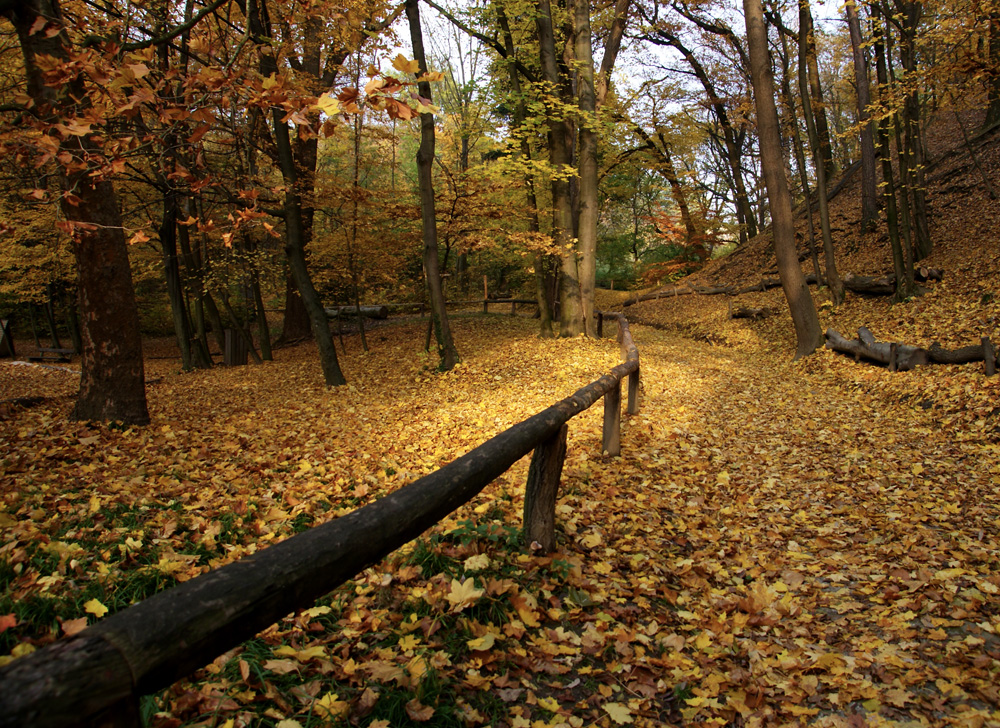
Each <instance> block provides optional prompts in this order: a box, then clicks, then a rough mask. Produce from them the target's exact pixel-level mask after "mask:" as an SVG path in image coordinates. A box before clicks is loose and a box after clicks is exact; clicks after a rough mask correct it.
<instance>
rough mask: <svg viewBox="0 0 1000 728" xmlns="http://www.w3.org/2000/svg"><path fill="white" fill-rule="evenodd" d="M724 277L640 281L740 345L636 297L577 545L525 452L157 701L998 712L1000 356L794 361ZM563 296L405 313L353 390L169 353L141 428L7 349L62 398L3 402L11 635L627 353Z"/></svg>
mask: <svg viewBox="0 0 1000 728" xmlns="http://www.w3.org/2000/svg"><path fill="white" fill-rule="evenodd" d="M778 295H780V294H778ZM706 301H710V299H701V302H700V304H694V303H692V302H690V301H688V302H685V301H684V299H679V300H678V301H674V302H669V303H667V302H663V301H660V302H652V303H651V304H647V305H644V306H643V307H639V308H636V309H632V310H630V316H633V315H634V316H633V317H634V318H650V317H658V319H660V320H662V321H666V322H668V323H669V322H670V321H672V320H674V319H676V317H678V316H679V315H680V314H679V313H678V311H679V310H680V309H676V310H675V309H671V310H666V309H665V308H664V307H665V306H668V305H669V306H675V307H676V306H693V305H699V306H700V308H699V309H698V310H699V311H700V313H699V316H700V318H699V316H694V317H693V318H692V319H691V320H692V321H694V323H693V324H691V326H693V327H699V326H700V327H703V329H704V331H705V332H708V331H710V330H711V331H712V332H714V336H715V339H712V337H711V336H709V337H707V338H709V339H712V340H713V341H714V342H715V343H714V344H713V343H710V342H707V341H697V340H695V339H693V338H691V336H690V335H681V334H678V333H677V332H676V331H664V330H662V329H654V328H649V327H642V326H635V327H634V328H633V332H634V335H635V338H636V341H637V343H638V345H639V347H640V351H641V357H642V372H643V398H642V410H641V413H640V414H639V415H638V416H635V417H632V418H628V419H626V420H625V422H624V424H623V434H622V442H623V451H622V456H621V457H618V458H609V457H606V456H603V455H602V454H601V453H600V452H599V449H600V411H599V410H600V408H599V407H598V408H593V409H592V410H591V411H588V412H587V413H585V414H583V415H581V416H580V417H578V418H577V419H575V420H573V421H572V422H571V426H570V443H569V453H568V457H567V462H566V468H565V470H564V477H563V485H562V491H561V496H560V500H559V503H558V507H557V520H558V531H559V551H558V553H555V554H552V555H549V556H546V557H539V556H537V555H533V554H532V553H530V551H528V550H526V549H524V548H523V547H522V545H521V542H520V533H519V525H520V511H521V508H522V505H523V482H524V475H525V470H526V466H525V463H524V462H522V463H520V464H519V465H518V466H517V467H515V468H514V469H513V470H511V471H510V472H509V473H508V474H507V475H506V476H505V477H503V478H501V479H500V480H499V481H497V482H496V483H495V484H493V485H492V486H490V487H489V488H488V489H487V491H485V492H484V494H483V495H482V496H480V497H479V498H477V499H476V500H475V501H474V502H473V503H472V504H470V505H469V506H468V507H465V508H463V509H461V510H460V511H459V512H458V513H456V514H455V516H454V517H453V518H450V519H448V520H447V521H446V522H445V523H443V524H442V525H441V526H440V527H439V528H437V529H435V530H433V531H432V532H430V533H428V534H426V535H425V536H424V537H423V538H421V539H420V540H418V541H417V542H414V543H413V544H411V545H410V546H408V547H406V548H404V549H402V550H401V551H400V552H397V553H396V554H395V555H393V556H392V557H390V558H389V559H388V560H387V561H386V562H385V563H383V564H381V565H379V566H378V567H376V568H373V569H370V570H369V571H368V572H366V573H365V574H363V575H361V576H360V577H359V578H358V579H357V580H355V581H354V582H352V583H350V584H347V585H345V586H344V587H343V588H341V589H339V590H338V591H337V592H335V593H333V594H331V595H330V596H329V597H327V598H324V599H322V600H320V602H318V603H317V605H315V606H314V607H312V608H311V609H308V610H306V611H304V612H302V613H300V614H298V615H290V616H289V618H288V619H286V620H284V621H282V622H280V623H279V624H277V625H274V626H273V627H272V628H271V629H269V630H267V631H266V632H264V633H263V634H261V635H260V636H258V638H257V639H255V640H252V641H250V642H248V643H246V644H244V645H243V646H241V647H240V648H237V649H236V650H233V651H232V652H230V653H228V654H227V655H224V656H222V657H220V658H219V659H218V660H216V661H215V662H214V663H213V664H211V665H209V666H207V667H206V669H205V670H203V671H201V672H200V673H199V674H198V675H197V676H195V679H194V680H193V681H192V682H184V683H180V684H178V685H175V686H174V687H173V688H171V689H170V690H168V691H165V692H164V693H163V694H161V695H158V696H153V697H150V698H147V699H145V700H144V702H143V710H144V712H145V713H146V716H147V719H148V720H149V721H150V723H151V724H154V725H163V726H172V725H179V724H181V723H185V724H203V725H231V726H242V725H279V726H282V728H294V726H295V725H296V724H298V725H301V726H309V725H328V724H343V725H348V724H358V725H372V726H389V725H392V726H405V725H428V726H430V725H487V724H489V725H496V726H512V727H518V728H522V727H525V726H532V727H535V726H539V727H540V726H558V725H568V726H573V727H574V728H577V727H579V726H584V725H626V724H637V725H799V724H812V725H819V726H827V725H829V726H841V725H842V726H865V725H868V726H878V725H914V726H915V725H946V724H951V725H962V726H968V725H971V726H977V725H1000V712H998V708H997V705H998V703H1000V695H998V692H997V687H996V685H997V684H998V683H1000V634H998V632H1000V609H998V605H1000V556H998V553H1000V552H998V548H1000V533H998V523H1000V521H998V515H1000V503H998V499H1000V496H998V488H997V486H998V483H1000V460H998V458H997V439H998V438H997V419H996V417H995V408H996V401H997V394H998V389H1000V380H998V379H993V380H987V379H985V378H984V377H983V376H982V374H981V371H977V370H975V369H974V368H973V367H971V366H967V367H934V368H930V367H929V368H926V369H923V370H918V371H916V372H909V373H906V374H892V373H889V372H887V371H885V370H882V369H878V368H874V367H869V366H866V365H863V364H856V363H854V362H853V361H851V360H848V359H846V358H843V357H838V356H836V355H834V354H832V353H830V352H821V353H819V354H817V355H816V356H814V357H811V358H809V359H807V360H805V361H803V362H796V363H791V362H789V361H787V359H788V351H789V346H788V341H787V334H786V333H784V330H783V329H782V327H781V324H780V322H777V321H776V320H769V321H765V322H764V323H762V324H748V323H747V322H740V321H735V322H730V321H727V320H726V319H725V315H724V308H721V309H719V310H714V311H713V309H712V307H713V306H717V305H720V304H721V306H724V305H725V304H724V302H719V303H706ZM850 305H851V304H848V306H847V307H845V308H842V309H841V310H840V311H838V312H837V315H838V316H846V315H847V314H849V313H850V308H849V306H850ZM865 305H875V304H865ZM887 310H888V309H887ZM687 313H688V314H690V313H693V312H692V311H688V312H687ZM866 315H867V314H866ZM672 317H674V318H673V319H672ZM882 320H885V319H884V318H883V319H882ZM868 323H871V322H868ZM533 327H534V324H533V323H532V322H530V321H526V320H520V319H518V320H511V319H507V318H505V317H490V318H488V319H466V320H461V321H459V322H458V326H457V329H458V339H459V342H460V345H461V350H462V353H463V357H464V362H463V364H462V365H461V366H460V367H459V368H458V369H456V370H455V371H454V372H452V373H449V374H446V375H439V374H436V373H433V372H432V371H430V370H429V367H430V366H431V364H432V363H431V361H430V360H429V359H427V358H425V357H424V356H422V355H420V354H419V353H418V352H419V348H420V343H421V341H422V332H421V331H420V330H419V329H418V328H416V327H388V328H384V329H381V330H379V331H377V332H375V334H374V335H373V336H372V343H373V351H372V353H371V354H368V355H363V354H360V353H358V352H351V353H350V354H349V356H347V357H346V358H345V361H344V364H345V369H346V370H347V372H348V375H349V377H350V379H351V382H352V384H351V386H350V387H348V388H342V389H337V390H333V391H327V390H325V389H324V388H323V387H322V385H321V380H320V378H319V373H318V366H317V364H316V361H315V354H314V352H313V351H312V350H311V348H310V347H308V346H302V347H298V348H296V349H291V350H282V351H281V352H279V357H278V359H279V360H278V361H277V362H275V363H272V364H268V365H266V366H263V367H254V366H248V367H241V368H234V369H216V370H213V371H210V372H197V373H192V374H180V373H178V372H177V371H176V364H175V363H174V361H172V360H170V359H151V360H150V362H149V367H148V369H149V370H148V376H149V378H150V380H151V381H152V383H151V385H150V387H149V393H150V408H151V411H152V414H153V424H152V425H151V426H150V427H148V428H145V429H130V430H129V429H127V430H124V431H121V430H118V429H114V428H107V427H94V426H90V427H88V426H84V425H81V424H71V423H68V422H67V421H66V420H65V412H66V409H67V408H68V406H69V404H70V402H71V401H72V393H73V389H74V386H75V379H74V375H73V374H71V373H67V372H62V371H56V370H47V369H38V368H29V367H24V366H12V365H9V364H4V365H2V366H0V386H2V388H3V390H4V391H5V392H9V393H10V394H9V395H6V396H8V397H18V396H48V397H53V399H49V400H46V401H45V402H43V403H41V404H39V405H36V406H34V407H30V408H23V407H19V406H13V405H8V406H6V407H5V409H4V411H3V412H0V417H2V418H3V422H2V425H3V426H2V427H0V452H2V453H3V455H2V461H0V493H2V498H3V509H2V511H0V528H2V536H3V539H2V545H0V555H2V561H0V584H2V585H3V586H4V589H5V591H4V596H3V598H2V601H0V615H7V616H5V617H4V616H0V619H2V620H4V621H3V622H2V625H0V627H4V628H5V629H4V631H3V632H2V633H0V640H2V648H0V653H5V654H8V657H7V658H0V659H3V660H9V659H11V658H15V657H16V656H19V655H23V654H25V653H26V652H29V651H31V650H32V649H34V648H35V647H37V646H41V645H43V644H45V643H46V642H48V641H51V640H52V639H54V638H55V637H56V636H57V635H59V634H63V633H70V632H73V631H75V630H78V629H81V628H82V627H83V626H84V625H85V624H87V622H88V621H89V622H90V623H93V622H94V621H96V620H98V619H100V618H103V615H104V609H105V608H108V609H110V610H117V609H120V608H123V607H125V606H127V605H128V604H129V603H130V602H132V601H134V600H136V599H139V598H141V597H143V596H145V595H148V594H150V593H152V592H153V591H154V590H156V589H159V588H164V587H166V586H169V585H170V584H172V583H175V582H176V581H178V580H184V579H187V578H190V577H191V576H193V575H195V574H197V573H200V572H202V571H204V570H206V569H208V568H211V567H214V566H217V565H219V564H222V563H225V562H227V561H230V560H232V559H234V558H237V557H239V556H241V555H243V554H246V553H252V552H253V551H254V550H256V549H258V548H263V547H266V545H267V544H268V543H269V542H273V541H274V540H276V539H280V538H284V537H286V536H287V535H289V534H291V533H293V532H295V531H297V530H301V529H303V528H306V527H308V526H309V525H312V524H314V523H316V522H319V521H321V520H326V519H329V518H335V517H336V516H337V515H339V514H341V513H344V512H346V511H348V510H350V509H353V508H355V507H357V506H358V505H361V504H364V503H366V502H369V501H371V500H372V499H374V498H376V497H378V496H379V495H380V494H383V493H385V492H388V491H389V490H391V489H394V488H396V487H399V486H401V485H403V484H405V483H406V482H409V481H411V480H413V479H414V478H416V477H418V476H419V475H421V474H423V473H426V472H429V471H430V470H432V469H434V468H436V467H438V466H439V465H440V464H442V463H444V462H447V461H449V460H450V459H452V458H454V457H456V456H457V455H459V454H461V453H463V452H465V451H466V450H468V449H469V448H470V447H472V446H474V445H475V444H478V443H479V442H481V441H483V440H484V439H486V438H487V437H489V436H490V435H491V434H493V433H495V432H497V431H499V430H501V429H503V428H505V427H507V426H509V425H510V424H513V423H514V422H516V421H518V420H520V419H522V418H523V417H525V416H527V415H528V414H531V413H533V412H534V411H537V410H538V409H539V408H541V407H542V406H545V405H547V404H549V403H551V402H552V401H555V400H556V399H559V398H561V397H563V396H565V395H566V394H568V393H570V392H571V391H572V390H573V389H575V388H576V387H578V386H580V385H582V384H585V383H587V382H589V381H590V380H592V379H593V378H594V377H595V376H596V375H597V374H599V373H601V372H603V371H605V370H606V369H607V368H608V367H609V366H610V365H612V364H614V363H616V362H617V360H618V356H619V354H618V350H617V346H616V345H615V344H614V343H613V342H612V341H610V340H604V341H600V342H592V341H591V342H588V341H583V340H577V341H541V340H538V339H536V338H534V336H533V333H534V330H533ZM673 328H675V329H676V328H677V327H676V326H673ZM687 333H688V334H691V333H694V335H696V336H698V335H699V333H698V331H697V330H695V329H692V331H689V332H687ZM720 342H721V344H722V345H719V344H720ZM164 351H167V349H166V348H165V349H164ZM153 353H156V352H155V351H154V352H153Z"/></svg>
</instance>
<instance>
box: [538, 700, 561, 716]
mask: <svg viewBox="0 0 1000 728" xmlns="http://www.w3.org/2000/svg"><path fill="white" fill-rule="evenodd" d="M538 705H539V706H541V707H542V708H545V709H546V710H549V711H551V712H553V713H555V712H556V711H557V710H559V701H558V700H556V699H555V698H539V699H538Z"/></svg>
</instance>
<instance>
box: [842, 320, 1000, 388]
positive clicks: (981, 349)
mask: <svg viewBox="0 0 1000 728" xmlns="http://www.w3.org/2000/svg"><path fill="white" fill-rule="evenodd" d="M826 348H828V349H832V350H834V351H839V352H841V353H842V354H851V355H853V356H854V358H855V359H856V360H860V359H868V360H870V361H874V362H878V363H879V364H885V365H886V366H888V367H889V370H890V371H894V372H896V371H898V372H905V371H909V370H910V369H913V368H914V367H918V366H922V365H926V364H967V363H969V362H976V361H981V362H983V366H984V370H985V372H986V376H988V377H991V376H993V375H994V374H995V373H996V364H997V361H996V350H995V349H994V347H993V344H992V342H990V340H989V338H988V337H986V336H984V337H983V338H982V341H981V343H980V344H979V345H978V346H963V347H961V348H959V349H952V350H949V349H944V348H942V347H941V345H940V344H938V343H936V342H935V343H934V344H932V345H931V347H930V349H924V348H921V347H918V346H909V345H908V344H898V343H890V342H884V341H877V340H876V339H875V335H874V334H872V332H871V331H869V330H868V329H867V328H865V327H864V326H862V327H861V328H859V329H858V338H857V339H853V340H849V339H845V338H844V337H843V336H841V335H840V334H839V333H837V332H836V331H835V330H834V329H827V330H826Z"/></svg>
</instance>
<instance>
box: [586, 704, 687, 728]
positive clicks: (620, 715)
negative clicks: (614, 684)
mask: <svg viewBox="0 0 1000 728" xmlns="http://www.w3.org/2000/svg"><path fill="white" fill-rule="evenodd" d="M689 702H690V701H689ZM604 711H605V712H606V713H607V714H608V715H610V716H611V720H613V721H614V722H615V723H617V724H618V725H625V724H626V723H631V722H632V711H631V710H629V709H628V707H627V706H625V705H622V704H621V703H605V704H604Z"/></svg>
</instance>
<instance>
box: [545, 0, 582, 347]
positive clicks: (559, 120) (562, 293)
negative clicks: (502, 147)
mask: <svg viewBox="0 0 1000 728" xmlns="http://www.w3.org/2000/svg"><path fill="white" fill-rule="evenodd" d="M535 23H536V26H537V29H538V46H539V55H540V58H541V66H542V78H543V79H544V80H545V81H546V82H547V83H548V84H549V86H550V89H549V93H552V94H554V93H556V92H557V90H558V89H560V88H562V80H561V79H560V74H559V65H558V61H557V57H556V46H555V35H554V30H553V27H552V9H551V7H550V5H549V0H538V4H537V12H536V15H535ZM556 101H557V102H558V101H559V100H558V99H557V100H556ZM559 105H560V104H558V103H555V104H547V106H548V116H549V120H548V121H549V123H548V127H549V128H548V146H549V162H550V163H551V165H552V169H553V172H554V173H555V176H554V177H553V178H552V238H553V240H555V242H556V245H557V246H558V247H559V250H560V251H562V252H561V253H560V256H561V261H562V265H561V270H560V277H559V335H560V336H577V335H579V334H582V333H583V332H584V323H583V308H582V306H583V303H582V301H581V298H580V280H579V270H578V267H577V252H576V246H575V245H574V244H573V242H572V238H573V233H572V230H573V203H572V198H571V196H570V185H569V182H568V181H567V179H566V178H565V173H566V172H567V171H568V170H569V169H570V163H571V160H572V158H571V155H570V147H571V136H572V135H571V131H570V126H569V123H568V122H567V120H566V118H565V113H566V112H565V111H564V110H562V109H560V108H558V106H559Z"/></svg>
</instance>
